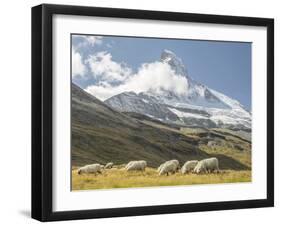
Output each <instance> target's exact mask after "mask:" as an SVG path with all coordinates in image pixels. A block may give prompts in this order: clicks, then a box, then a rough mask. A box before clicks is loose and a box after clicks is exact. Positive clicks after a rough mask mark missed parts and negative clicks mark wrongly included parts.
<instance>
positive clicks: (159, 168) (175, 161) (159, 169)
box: [157, 159, 180, 173]
mask: <svg viewBox="0 0 281 226" xmlns="http://www.w3.org/2000/svg"><path fill="white" fill-rule="evenodd" d="M169 162H174V163H175V164H177V165H178V167H177V169H179V166H180V163H179V161H178V160H176V159H173V160H169V161H166V162H164V163H162V164H161V165H160V166H159V167H158V169H157V172H158V173H159V172H160V171H161V169H162V167H163V166H164V165H165V164H166V163H169Z"/></svg>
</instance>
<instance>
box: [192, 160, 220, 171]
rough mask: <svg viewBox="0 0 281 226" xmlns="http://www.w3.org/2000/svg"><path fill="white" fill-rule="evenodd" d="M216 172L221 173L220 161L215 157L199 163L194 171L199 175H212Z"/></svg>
mask: <svg viewBox="0 0 281 226" xmlns="http://www.w3.org/2000/svg"><path fill="white" fill-rule="evenodd" d="M214 171H216V172H217V173H218V172H219V161H218V159H217V158H215V157H213V158H208V159H203V160H201V161H199V162H198V164H197V165H196V166H195V168H194V170H193V172H194V173H197V174H199V173H212V172H214Z"/></svg>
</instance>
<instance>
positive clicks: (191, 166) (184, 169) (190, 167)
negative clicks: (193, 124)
mask: <svg viewBox="0 0 281 226" xmlns="http://www.w3.org/2000/svg"><path fill="white" fill-rule="evenodd" d="M197 164H198V161H197V160H191V161H187V162H186V163H185V164H184V165H183V166H182V168H181V173H182V174H185V173H190V172H192V170H194V168H195V167H196V165H197Z"/></svg>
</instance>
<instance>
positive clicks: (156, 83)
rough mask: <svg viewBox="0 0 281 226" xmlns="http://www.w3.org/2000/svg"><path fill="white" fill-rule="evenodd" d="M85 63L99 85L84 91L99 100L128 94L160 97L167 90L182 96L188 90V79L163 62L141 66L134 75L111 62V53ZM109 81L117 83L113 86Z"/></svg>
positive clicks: (98, 55) (122, 66)
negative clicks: (147, 92) (157, 95)
mask: <svg viewBox="0 0 281 226" xmlns="http://www.w3.org/2000/svg"><path fill="white" fill-rule="evenodd" d="M87 63H88V64H89V65H90V68H91V72H92V73H93V74H94V76H97V77H98V78H99V82H97V83H96V84H95V85H90V86H88V87H87V88H86V89H85V90H86V91H87V92H89V93H91V94H92V95H94V96H96V97H97V98H99V99H101V100H105V99H107V98H109V97H111V96H114V95H117V94H119V93H122V92H127V91H134V92H136V93H140V92H146V91H154V92H158V93H160V92H162V91H163V90H167V91H173V92H175V93H177V94H179V95H181V94H185V93H186V92H187V89H188V82H187V79H186V78H185V77H184V76H181V75H177V74H176V73H175V71H174V70H172V68H171V67H170V65H169V64H167V63H165V62H159V61H156V62H152V63H145V64H142V65H141V67H140V68H139V69H138V70H137V72H136V73H133V72H132V70H131V69H130V68H128V67H127V66H126V65H125V64H122V63H121V64H120V63H117V62H115V61H113V60H112V56H111V54H110V53H106V52H99V53H97V54H95V55H94V56H91V57H90V58H89V59H88V60H87ZM112 81H118V82H119V83H117V85H116V83H112Z"/></svg>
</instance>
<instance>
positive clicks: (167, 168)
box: [159, 160, 179, 176]
mask: <svg viewBox="0 0 281 226" xmlns="http://www.w3.org/2000/svg"><path fill="white" fill-rule="evenodd" d="M160 167H161V166H160ZM160 167H159V168H160ZM178 169H179V161H178V160H170V161H167V162H165V163H163V164H162V167H161V168H160V169H159V175H163V174H167V176H168V175H169V173H172V174H174V173H175V172H177V170H178Z"/></svg>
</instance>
